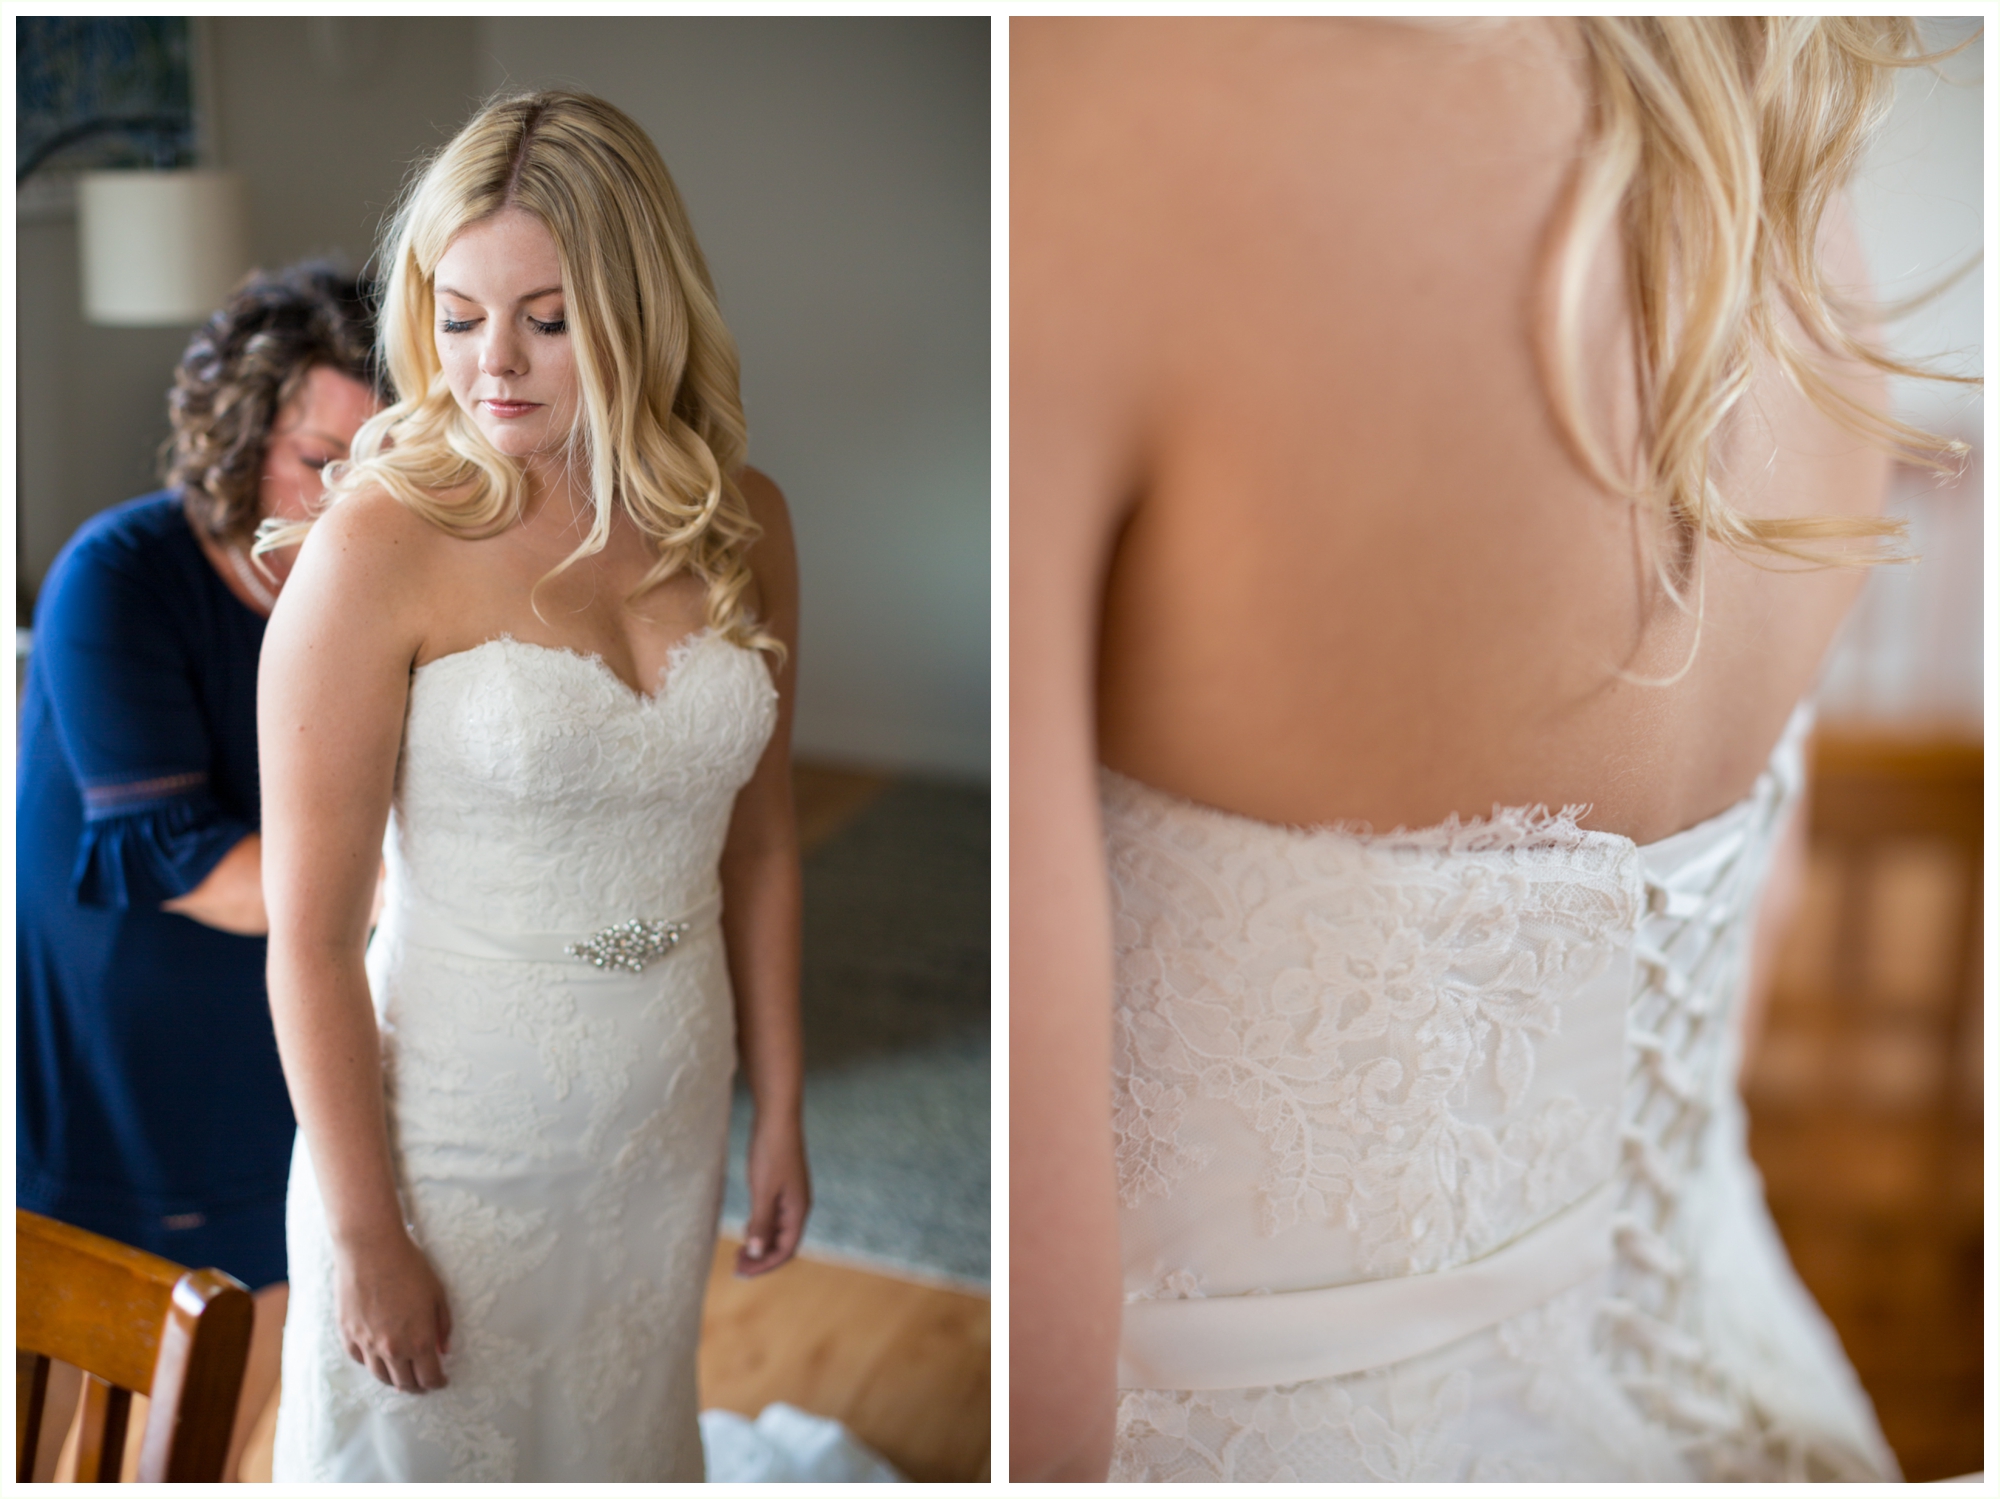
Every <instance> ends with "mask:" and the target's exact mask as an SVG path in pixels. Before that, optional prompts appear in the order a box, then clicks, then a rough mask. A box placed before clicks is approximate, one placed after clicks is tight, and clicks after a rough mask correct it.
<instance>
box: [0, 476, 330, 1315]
mask: <svg viewBox="0 0 2000 1499" xmlns="http://www.w3.org/2000/svg"><path fill="white" fill-rule="evenodd" d="M263 639H264V620H263V618H262V617H261V616H259V615H258V614H257V613H255V612H254V611H253V610H251V609H249V608H247V607H245V606H244V604H243V603H241V602H240V601H239V600H238V599H237V598H236V596H235V595H234V594H232V593H231V592H230V591H229V589H228V588H227V586H225V585H224V583H223V581H222V579H221V578H220V577H219V576H218V575H217V573H216V571H215V569H214V567H213V566H211V565H210V563H209V561H208V559H207V557H206V556H205V555H204V554H203V552H202V550H201V547H200V546H199V544H198V543H197V542H196V540H195V537H194V533H193V531H192V530H191V529H190V528H189V525H188V522H187V518H186V516H185V515H184V514H183V513H182V510H181V503H180V498H179V496H178V495H175V494H170V493H163V494H156V495H148V496H146V497H145V498H143V499H138V500H133V501H131V502H130V503H129V504H125V505H120V506H118V507H116V508H115V509H112V510H108V511H105V512H104V513H103V514H101V515H98V516H96V517H94V518H93V519H92V520H91V521H90V522H89V523H88V524H86V525H85V526H84V527H83V528H82V529H81V530H79V531H78V532H77V534H76V535H75V536H74V537H73V538H72V539H71V540H70V543H69V545H68V546H66V547H65V548H64V549H63V552H62V554H61V556H59V557H58V558H57V559H56V561H55V565H54V566H53V567H52V568H51V569H50V571H49V575H48V579H47V582H46V583H45V584H44V585H43V588H42V592H41V596H40V598H39V600H38V601H37V604H36V608H35V633H34V649H33V653H32V655H31V657H30V660H29V666H28V679H27V683H26V686H25V689H24V695H23V699H22V703H21V717H20V760H19V775H18V780H17V782H16V805H15V816H16V843H15V861H16V865H15V891H16V895H15V899H16V919H17V936H16V962H17V975H18V988H17V996H18V998H17V1006H18V1011H17V1017H18V1018H17V1024H18V1030H17V1045H16V1057H17V1059H18V1060H17V1066H18V1069H19V1073H18V1088H17V1130H16V1141H17V1143H16V1161H17V1168H18V1177H17V1184H16V1192H15V1196H16V1200H17V1202H18V1203H19V1204H20V1205H21V1206H22V1207H25V1208H29V1209H32V1210H33V1211H35V1212H38V1213H45V1214H47V1215H48V1216H50V1217H52V1218H58V1219H61V1220H62V1221H64V1222H66V1223H73V1224H76V1225H78V1226H79V1227H82V1228H87V1229H90V1230H92V1231H94V1232H97V1233H101V1234H105V1235H107V1236H109V1237H111V1238H114V1239H119V1240H122V1241H123V1242H125V1243H128V1244H136V1245H138V1246H139V1247H141V1248H144V1249H149V1250H152V1251H153V1252H154V1253H156V1254H163V1255H165V1256H167V1257H168V1258H169V1259H173V1260H177V1261H179V1262H180V1263H181V1264H184V1265H190V1266H210V1265H212V1266H217V1267H219V1268H221V1269H223V1270H226V1271H228V1272H229V1273H230V1274H232V1275H234V1276H236V1277H237V1278H238V1279H239V1280H241V1281H243V1282H244V1283H245V1284H247V1285H249V1286H251V1287H252V1288H255V1287H259V1286H264V1285H268V1284H270V1283H271V1282H273V1281H278V1280H283V1279H284V1278H285V1237H284V1215H285V1182H286V1175H287V1172H288V1170H289V1168H290V1164H291V1153H292V1131H293V1121H292V1110H291V1103H290V1100H289V1098H288V1097H287V1095H286V1092H285V1082H284V1077H283V1075H282V1073H281V1072H280V1070H279V1067H278V1050H277V1044H276V1041H275V1039H274V1038H273V1035H272V1031H271V1015H270V1007H269V1004H268V1002H267V1000H266V998H265V992H264V939H263V938H261V937H238V936H232V935H230V934H229V933H226V932H221V931H217V930H215V929H214V928H213V927H208V926H204V925H202V924H201V923H199V922H197V921H194V920H191V919H190V918H188V917H185V916H178V915H171V914H169V913H167V912H165V911H162V910H161V909H160V903H161V902H162V901H167V900H171V899H173V898H174V897H176V896H179V895H184V894H186V893H187V892H188V891H189V890H192V889H193V888H194V887H195V886H196V885H198V884H200V883H201V881H202V880H203V879H204V878H205V877H206V876H207V875H208V873H209V871H210V870H212V869H213V868H214V867H215V866H216V864H217V863H218V862H220V861H221V859H222V856H223V855H224V854H226V853H228V852H229V850H230V849H231V848H233V847H234V846H235V845H236V843H237V842H238V841H239V840H241V839H242V838H243V837H244V836H245V835H246V834H249V833H252V832H255V831H256V829H257V825H258V791H257V653H258V649H259V647H260V646H261V645H262V644H263Z"/></svg>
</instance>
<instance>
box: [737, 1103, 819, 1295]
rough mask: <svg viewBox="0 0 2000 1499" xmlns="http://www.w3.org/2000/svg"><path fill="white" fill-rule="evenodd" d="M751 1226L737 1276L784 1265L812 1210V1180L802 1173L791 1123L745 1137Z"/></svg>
mask: <svg viewBox="0 0 2000 1499" xmlns="http://www.w3.org/2000/svg"><path fill="white" fill-rule="evenodd" d="M747 1174H748V1176H749V1179H750V1221H749V1222H748V1223H746V1224H745V1225H744V1227H743V1247H742V1248H741V1249H739V1250H737V1251H736V1273H737V1274H738V1275H762V1274H764V1273H765V1272H766V1271H768V1270H775V1269H777V1268H778V1266H780V1265H782V1264H784V1263H785V1261H786V1260H789V1259H790V1258H791V1257H792V1255H793V1253H794V1252H795V1251H796V1250H797V1249H798V1247H799V1239H800V1236H801V1235H803V1234H804V1233H805V1230H806V1214H807V1212H809V1211H810V1210H811V1208H812V1179H811V1178H810V1177H809V1176H808V1175H807V1172H806V1142H805V1137H804V1136H803V1135H801V1134H800V1133H799V1127H798V1125H797V1124H796V1123H793V1124H789V1125H773V1126H770V1127H768V1128H767V1127H766V1126H764V1125H763V1124H762V1123H761V1122H760V1123H758V1124H757V1125H755V1126H753V1127H752V1128H751V1131H750V1160H749V1171H748V1173H747Z"/></svg>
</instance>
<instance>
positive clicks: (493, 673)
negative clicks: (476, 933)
mask: <svg viewBox="0 0 2000 1499" xmlns="http://www.w3.org/2000/svg"><path fill="white" fill-rule="evenodd" d="M776 716H777V693H776V690H775V689H774V688H773V687H772V685H771V679H770V674H769V672H768V671H767V670H766V669H765V667H764V664H763V661H762V659H761V658H760V657H759V656H757V655H756V654H755V653H754V652H750V651H746V650H744V649H742V648H740V647H738V646H735V645H732V644H731V643H729V642H728V641H726V640H724V639H722V638H721V637H720V636H717V635H715V634H713V633H711V632H709V631H706V630H704V631H702V632H700V633H699V634H696V635H694V636H692V637H690V638H689V639H688V640H686V641H685V642H683V643H682V644H681V645H679V646H678V647H676V648H675V650H674V651H673V653H672V655H671V656H670V657H669V659H668V661H667V665H666V667H665V669H664V670H663V672H662V673H661V679H660V684H659V686H658V688H657V690H656V691H654V692H653V693H651V694H648V695H641V694H638V693H635V692H633V691H632V689H631V688H630V687H628V686H626V685H625V683H624V682H622V681H620V680H619V678H618V676H617V675H616V673H614V672H613V671H612V670H611V669H610V668H609V667H608V666H606V665H605V664H604V663H603V662H602V661H600V660H599V659H597V658H596V657H594V656H580V655H578V654H576V653H575V652H571V651H563V650H556V649H552V648H549V647H546V646H538V645H529V644H527V643H525V642H522V641H517V640H514V639H511V638H509V637H507V636H502V637H500V638H499V639H497V640H489V641H487V642H485V643H484V644H482V645H479V646H476V647H474V648H473V649H471V650H468V651H461V652H458V653H457V654H455V655H450V656H444V657H440V658H439V659H438V660H436V661H432V662H430V663H428V664H427V665H425V666H422V667H419V668H418V670H417V672H416V675H415V677H414V679H413V680H412V682H411V684H410V703H409V714H408V718H407V721H406V725H405V729H404V740H403V754H402V758H401V760H400V762H399V764H398V766H397V784H396V796H395V810H394V814H393V822H392V829H391V834H390V837H389V840H388V862H389V877H390V886H389V901H390V904H391V905H395V904H397V903H398V902H399V901H401V900H405V899H408V900H414V901H416V902H419V903H421V904H423V905H425V906H427V907H430V908H432V909H433V910H435V911H437V912H439V913H440V914H442V915H445V916H448V917H450V918H452V919H454V920H457V921H460V922H463V923H465V924H467V925H470V926H475V927H480V928H486V929H495V930H501V931H524V930H525V931H562V930H583V931H590V930H595V929H596V928H598V927H601V926H603V925H605V924H606V923H607V922H609V921H611V920H613V919H614V918H616V919H623V918H625V917H628V916H633V915H647V916H654V915H660V916H671V915H672V914H674V913H676V912H679V911H685V910H689V909H692V908H694V907H695V906H697V905H698V904H700V903H701V901H702V900H704V899H705V898H707V897H708V896H709V895H710V894H711V886H712V884H713V881H714V878H715V869H716V861H717V858H718V856H719V855H720V853H721V850H722V841H723V838H724V836H725V835H726V834H727V832H728V829H729V815H730V812H731V809H732V808H733V807H734V805H735V797H736V792H737V790H738V788H739V787H740V786H741V785H742V784H743V782H744V780H745V779H746V778H747V777H748V775H749V773H750V771H751V769H752V768H754V766H755V764H756V761H757V756H758V754H759V753H760V752H761V751H762V749H763V746H764V742H765V740H767V739H768V738H769V737H770V734H771V727H772V724H773V723H774V721H775V719H776Z"/></svg>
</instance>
